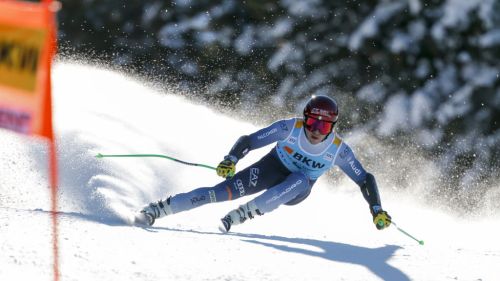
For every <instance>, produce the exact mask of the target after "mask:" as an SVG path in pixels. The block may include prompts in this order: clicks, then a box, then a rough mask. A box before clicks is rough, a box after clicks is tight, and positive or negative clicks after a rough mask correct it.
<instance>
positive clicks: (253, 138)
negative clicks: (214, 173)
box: [224, 118, 295, 163]
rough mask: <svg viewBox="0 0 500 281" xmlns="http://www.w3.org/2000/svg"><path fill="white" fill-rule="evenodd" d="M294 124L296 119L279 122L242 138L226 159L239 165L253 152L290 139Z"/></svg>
mask: <svg viewBox="0 0 500 281" xmlns="http://www.w3.org/2000/svg"><path fill="white" fill-rule="evenodd" d="M294 124H295V118H292V119H287V120H279V121H277V122H274V123H273V124H271V125H270V126H268V127H266V128H263V129H260V130H258V131H256V132H254V133H252V134H250V135H245V136H241V137H240V138H239V139H238V140H237V141H236V143H235V144H234V145H233V147H232V148H231V150H230V151H229V153H228V155H226V157H224V159H229V160H231V161H232V162H233V163H237V162H238V161H239V160H240V159H242V158H243V157H245V155H246V154H247V153H248V152H250V151H251V150H254V149H257V148H261V147H264V146H266V145H268V144H271V143H274V142H277V141H279V140H283V139H285V138H286V137H288V135H289V134H290V132H291V130H292V128H293V126H294Z"/></svg>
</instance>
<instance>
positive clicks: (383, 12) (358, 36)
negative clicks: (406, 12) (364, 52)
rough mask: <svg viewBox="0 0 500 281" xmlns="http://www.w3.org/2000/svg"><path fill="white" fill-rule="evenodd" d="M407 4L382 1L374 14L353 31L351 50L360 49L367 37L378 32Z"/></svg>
mask: <svg viewBox="0 0 500 281" xmlns="http://www.w3.org/2000/svg"><path fill="white" fill-rule="evenodd" d="M405 6H406V3H404V2H393V3H391V2H382V3H380V4H379V5H378V6H377V8H376V9H375V11H374V12H373V13H372V15H371V16H369V17H367V19H366V20H365V21H363V23H362V24H361V25H360V27H359V28H358V29H357V30H356V31H354V32H353V34H352V35H351V37H350V39H349V48H350V49H351V50H358V49H359V48H360V47H361V45H362V44H363V41H364V40H365V39H367V38H372V37H374V36H375V35H376V34H377V33H378V30H379V26H380V25H382V24H384V23H385V22H387V21H388V20H390V19H391V17H393V16H394V15H396V14H397V13H399V12H401V11H402V10H403V9H404V8H405Z"/></svg>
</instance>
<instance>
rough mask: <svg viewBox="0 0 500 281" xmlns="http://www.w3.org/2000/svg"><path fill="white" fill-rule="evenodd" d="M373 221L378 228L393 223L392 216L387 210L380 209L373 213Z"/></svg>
mask: <svg viewBox="0 0 500 281" xmlns="http://www.w3.org/2000/svg"><path fill="white" fill-rule="evenodd" d="M373 223H374V224H375V226H376V227H377V229H378V230H382V229H384V228H387V227H389V225H391V216H389V214H388V213H387V212H386V211H384V210H382V209H380V210H378V211H377V212H376V213H374V214H373Z"/></svg>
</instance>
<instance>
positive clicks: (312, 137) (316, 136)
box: [305, 129, 326, 144]
mask: <svg viewBox="0 0 500 281" xmlns="http://www.w3.org/2000/svg"><path fill="white" fill-rule="evenodd" d="M305 131H306V137H307V140H308V141H309V142H310V143H311V144H318V143H320V142H322V141H323V140H325V138H326V135H323V134H321V133H320V132H319V130H317V129H316V130H314V131H309V130H308V129H305Z"/></svg>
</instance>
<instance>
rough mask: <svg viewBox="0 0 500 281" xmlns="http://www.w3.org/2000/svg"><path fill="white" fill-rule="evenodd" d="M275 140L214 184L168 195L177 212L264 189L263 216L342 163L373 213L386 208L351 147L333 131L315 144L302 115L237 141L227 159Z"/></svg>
mask: <svg viewBox="0 0 500 281" xmlns="http://www.w3.org/2000/svg"><path fill="white" fill-rule="evenodd" d="M271 143H276V146H275V147H274V148H273V149H272V150H271V151H270V152H269V153H267V154H266V155H265V156H264V157H262V158H261V159H260V160H259V161H257V162H256V163H254V164H252V165H250V166H249V167H247V168H245V169H243V170H241V171H239V172H237V173H236V174H235V175H234V176H233V177H232V178H228V179H226V180H224V181H222V182H221V183H219V184H217V185H215V186H212V187H202V188H197V189H195V190H192V191H190V192H187V193H180V194H177V195H174V196H172V197H170V198H168V199H167V201H166V203H167V204H169V205H170V208H171V212H172V213H174V214H175V213H178V212H182V211H186V210H190V209H193V208H196V207H199V206H202V205H205V204H208V203H214V202H222V201H227V200H234V199H238V198H240V197H243V196H246V195H251V194H255V193H258V192H261V191H263V190H265V191H264V192H263V193H262V194H260V195H258V196H257V197H255V199H254V201H255V205H256V206H257V209H258V212H259V214H263V213H268V212H271V211H273V210H275V209H276V208H278V207H279V206H280V205H283V204H285V205H295V204H298V203H300V202H302V201H303V200H304V199H305V198H307V197H308V196H309V194H310V193H311V189H312V187H313V186H314V183H315V182H316V180H317V179H318V178H319V177H320V176H321V175H322V174H324V173H325V172H326V171H328V170H329V169H331V168H332V167H334V166H338V167H339V168H340V169H341V170H342V171H343V172H344V173H346V174H347V175H348V176H349V177H350V178H351V179H352V180H353V181H354V182H355V183H356V184H357V185H358V186H359V187H360V189H361V192H362V194H363V197H364V198H365V200H366V201H367V202H368V204H369V206H370V211H371V212H372V214H374V213H376V212H377V211H378V210H379V209H381V202H380V197H379V192H378V189H377V184H376V182H375V178H374V176H373V175H371V174H370V173H367V172H366V171H365V169H364V168H363V167H362V165H361V164H360V162H359V161H358V160H357V159H356V157H355V156H354V153H353V152H352V150H351V148H350V147H349V146H348V145H347V144H346V143H345V142H344V141H342V139H341V138H340V137H339V136H337V134H336V133H335V132H334V131H333V132H331V133H330V134H329V135H328V136H327V137H326V139H325V140H323V141H322V142H321V143H319V144H315V145H313V144H311V143H310V142H309V141H308V140H307V137H306V135H305V131H304V124H303V119H302V118H291V119H286V120H279V121H277V122H275V123H273V124H271V125H270V126H268V127H266V128H263V129H261V130H258V131H257V132H255V133H253V134H250V135H246V136H242V137H240V138H239V139H238V141H237V142H236V143H235V145H234V146H233V147H232V149H231V150H230V151H229V154H228V155H227V156H226V157H225V158H229V159H231V160H232V161H233V162H234V163H237V162H238V160H240V159H242V158H243V157H244V156H245V155H246V154H247V153H248V152H250V151H251V150H254V149H258V148H261V147H264V146H266V145H268V144H271Z"/></svg>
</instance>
